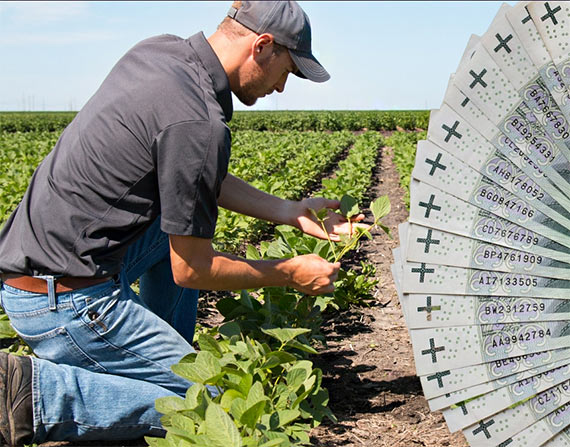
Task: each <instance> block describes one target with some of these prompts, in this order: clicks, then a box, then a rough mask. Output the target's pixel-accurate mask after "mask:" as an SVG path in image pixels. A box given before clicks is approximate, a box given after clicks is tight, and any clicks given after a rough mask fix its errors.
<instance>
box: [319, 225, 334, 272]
mask: <svg viewBox="0 0 570 447" xmlns="http://www.w3.org/2000/svg"><path fill="white" fill-rule="evenodd" d="M319 222H320V223H321V227H322V228H323V231H324V232H325V234H326V235H327V241H329V246H330V248H331V251H332V253H333V255H334V256H335V257H336V250H335V249H334V244H333V242H332V241H331V238H330V236H329V233H328V231H327V229H326V227H325V221H324V220H321V219H319ZM335 262H336V261H335Z"/></svg>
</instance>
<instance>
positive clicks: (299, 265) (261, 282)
mask: <svg viewBox="0 0 570 447" xmlns="http://www.w3.org/2000/svg"><path fill="white" fill-rule="evenodd" d="M170 260H171V263H172V274H173V277H174V281H175V282H176V284H178V285H179V286H182V287H189V288H193V289H203V290H239V289H256V288H260V287H266V286H291V287H294V288H296V289H297V290H300V291H302V292H305V293H308V294H318V293H329V292H332V291H333V289H334V287H333V282H334V281H335V280H336V277H337V274H338V269H339V268H340V264H331V263H329V262H327V261H325V260H324V259H322V258H320V257H319V256H317V255H312V254H311V255H304V256H297V257H294V258H290V259H279V260H264V261H253V260H248V259H243V258H240V257H238V256H234V255H231V254H227V253H220V252H216V251H215V250H213V248H212V246H211V243H210V240H208V239H200V238H194V237H191V236H175V235H171V236H170Z"/></svg>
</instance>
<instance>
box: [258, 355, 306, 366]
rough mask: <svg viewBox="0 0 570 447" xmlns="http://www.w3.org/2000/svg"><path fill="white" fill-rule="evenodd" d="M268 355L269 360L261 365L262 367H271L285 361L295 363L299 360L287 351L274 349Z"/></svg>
mask: <svg viewBox="0 0 570 447" xmlns="http://www.w3.org/2000/svg"><path fill="white" fill-rule="evenodd" d="M266 357H267V360H266V361H265V362H264V363H263V364H262V365H261V367H260V368H261V369H271V368H275V367H276V366H278V365H282V364H283V363H293V362H295V361H296V360H297V357H295V356H294V355H293V354H290V353H288V352H285V351H273V352H270V353H269V354H267V356H266Z"/></svg>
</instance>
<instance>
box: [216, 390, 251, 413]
mask: <svg viewBox="0 0 570 447" xmlns="http://www.w3.org/2000/svg"><path fill="white" fill-rule="evenodd" d="M237 398H240V399H244V398H245V396H244V395H243V394H242V393H240V392H239V391H238V390H231V389H230V390H226V391H225V392H224V394H223V395H222V398H221V400H220V405H221V407H222V408H223V409H224V410H225V411H230V409H231V407H232V403H233V401H234V400H235V399H237Z"/></svg>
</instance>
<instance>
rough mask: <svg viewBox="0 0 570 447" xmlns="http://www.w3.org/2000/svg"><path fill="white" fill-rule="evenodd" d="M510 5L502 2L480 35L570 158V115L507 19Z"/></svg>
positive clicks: (493, 57) (551, 137)
mask: <svg viewBox="0 0 570 447" xmlns="http://www.w3.org/2000/svg"><path fill="white" fill-rule="evenodd" d="M510 9H512V7H511V6H509V5H508V4H503V6H501V8H500V9H499V12H498V13H497V15H496V16H495V18H494V19H493V22H492V23H491V25H490V26H489V28H488V30H487V31H486V32H485V34H483V36H481V44H482V46H483V47H484V48H485V50H486V51H487V53H488V54H489V55H490V56H491V58H492V59H493V61H494V62H495V63H496V64H497V66H498V67H499V68H500V69H501V71H502V73H503V74H504V75H505V76H506V78H507V79H508V80H509V81H510V83H511V84H512V86H513V87H514V89H515V90H516V91H517V92H518V94H519V96H520V97H521V98H522V100H523V101H524V103H525V105H526V106H528V107H529V108H530V110H531V112H532V114H533V116H534V117H536V119H537V120H538V122H539V123H540V125H541V127H542V128H543V129H544V131H545V132H546V135H548V137H549V138H550V140H551V141H552V142H553V143H554V144H555V145H556V146H557V147H558V149H559V150H560V152H561V153H562V155H564V157H565V158H566V159H567V160H570V149H569V148H570V125H569V122H568V119H567V118H566V116H565V115H564V114H563V113H562V111H561V110H560V108H559V106H558V104H557V103H556V101H555V100H554V98H553V97H552V94H551V93H550V91H549V89H548V86H547V85H546V80H545V79H543V78H542V76H541V73H540V72H539V70H538V68H537V67H536V65H535V64H534V62H533V60H532V59H531V58H530V56H529V55H528V53H527V51H526V48H525V47H524V45H523V43H522V41H521V39H520V38H519V37H518V34H517V33H516V32H515V31H514V29H513V27H512V25H511V23H510V22H509V20H508V19H507V16H506V13H507V11H508V10H510Z"/></svg>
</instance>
